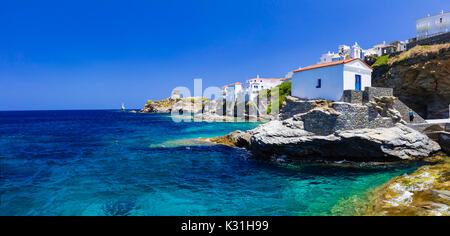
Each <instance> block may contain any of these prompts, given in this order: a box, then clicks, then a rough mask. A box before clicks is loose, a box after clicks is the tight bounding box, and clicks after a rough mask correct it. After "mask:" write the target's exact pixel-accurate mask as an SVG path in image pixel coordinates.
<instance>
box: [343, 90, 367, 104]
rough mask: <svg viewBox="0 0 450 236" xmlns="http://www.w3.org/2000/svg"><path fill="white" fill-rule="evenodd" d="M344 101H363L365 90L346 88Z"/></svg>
mask: <svg viewBox="0 0 450 236" xmlns="http://www.w3.org/2000/svg"><path fill="white" fill-rule="evenodd" d="M342 101H343V102H348V103H362V101H363V91H359V90H345V91H344V94H343V95H342Z"/></svg>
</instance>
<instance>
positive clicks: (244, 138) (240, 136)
mask: <svg viewBox="0 0 450 236" xmlns="http://www.w3.org/2000/svg"><path fill="white" fill-rule="evenodd" d="M250 138H251V135H250V134H249V133H247V132H242V131H240V130H237V131H234V132H232V133H230V134H227V135H225V136H222V137H217V138H210V139H209V141H211V142H214V143H217V144H223V145H227V146H233V147H242V148H249V147H250Z"/></svg>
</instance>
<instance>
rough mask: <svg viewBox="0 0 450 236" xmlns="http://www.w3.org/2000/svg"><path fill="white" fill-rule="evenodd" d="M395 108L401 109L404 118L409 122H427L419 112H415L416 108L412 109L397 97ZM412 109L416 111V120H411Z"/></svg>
mask: <svg viewBox="0 0 450 236" xmlns="http://www.w3.org/2000/svg"><path fill="white" fill-rule="evenodd" d="M394 109H395V110H397V111H399V112H400V114H401V115H402V119H403V120H404V121H406V122H408V123H414V124H419V123H425V122H426V121H425V119H423V118H422V117H421V116H420V115H419V114H417V112H415V111H414V110H412V109H411V108H409V107H408V106H407V105H406V104H404V103H403V102H402V101H400V100H399V99H397V100H396V101H395V102H394ZM410 111H412V112H413V113H414V120H413V121H411V120H410V119H409V112H410Z"/></svg>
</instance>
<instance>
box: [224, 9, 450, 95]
mask: <svg viewBox="0 0 450 236" xmlns="http://www.w3.org/2000/svg"><path fill="white" fill-rule="evenodd" d="M449 28H450V13H444V11H441V13H440V14H438V15H434V16H431V15H428V16H427V17H424V18H419V19H417V20H416V36H415V37H414V38H411V39H408V40H403V41H402V40H396V41H393V42H391V43H389V44H387V43H386V42H383V43H380V44H377V45H374V46H373V47H372V48H368V49H363V48H361V47H360V46H359V44H358V43H357V42H355V43H354V45H353V46H348V45H340V46H339V47H338V48H337V51H336V52H331V51H328V53H325V54H323V55H322V56H321V57H320V61H319V62H318V64H317V65H311V66H307V67H304V68H302V67H300V68H298V69H297V70H294V71H291V72H289V73H287V74H286V76H284V77H283V78H262V77H260V76H259V75H257V76H256V78H251V79H248V80H246V81H245V83H244V84H243V83H241V82H234V83H231V84H229V85H225V86H223V87H222V94H223V96H224V99H226V100H227V101H236V100H238V99H239V97H242V96H244V97H245V100H246V101H252V100H254V99H255V98H256V97H257V95H258V94H259V92H260V91H261V90H267V89H272V88H274V87H276V86H278V85H280V84H282V83H284V82H291V81H292V82H293V84H292V95H293V96H296V97H299V98H306V99H316V98H322V99H330V100H335V101H338V100H340V99H341V98H342V94H343V91H344V90H364V88H366V87H371V76H372V74H371V70H372V68H371V66H369V65H373V64H374V63H376V62H377V59H378V60H383V59H386V58H387V57H389V56H396V55H399V54H400V53H402V52H405V51H407V50H409V49H412V48H413V47H415V46H417V45H430V44H442V43H446V42H450V39H449V38H450V35H449ZM338 65H345V66H344V68H343V69H341V70H340V71H336V73H337V74H335V73H333V72H332V71H331V70H330V69H329V67H332V66H338ZM303 71H305V73H300V74H299V72H303ZM306 71H308V72H306ZM350 71H354V72H355V73H351V72H350ZM341 72H344V73H343V74H344V75H343V76H341V74H342V73H341ZM338 77H342V78H338ZM306 80H308V82H305V81H306ZM300 81H302V82H300ZM328 82H329V83H328ZM329 88H334V89H329ZM311 89H320V90H321V91H316V92H314V91H311Z"/></svg>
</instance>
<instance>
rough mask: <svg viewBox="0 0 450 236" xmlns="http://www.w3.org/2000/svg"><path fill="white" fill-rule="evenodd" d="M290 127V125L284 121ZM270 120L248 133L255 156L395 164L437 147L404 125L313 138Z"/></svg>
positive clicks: (308, 133)
mask: <svg viewBox="0 0 450 236" xmlns="http://www.w3.org/2000/svg"><path fill="white" fill-rule="evenodd" d="M287 124H288V125H289V126H290V127H295V126H291V125H292V122H287ZM288 125H285V124H283V123H282V122H280V121H272V122H270V123H268V124H265V125H261V126H260V127H258V128H256V129H254V130H252V131H251V134H252V137H251V143H250V150H251V151H252V152H253V153H254V154H255V155H256V156H259V157H271V156H274V155H275V156H286V157H289V158H291V159H308V160H314V159H326V160H343V159H345V160H352V161H399V160H413V159H418V158H421V157H428V156H430V155H431V154H432V153H434V152H436V151H438V150H439V149H440V147H439V145H438V144H437V143H435V142H434V141H432V140H430V139H429V138H428V137H427V136H426V135H423V134H421V133H419V132H417V131H415V130H413V129H411V128H409V127H407V126H405V125H402V124H397V125H396V126H394V127H391V128H376V129H355V130H341V131H336V132H335V133H333V134H331V135H326V136H324V135H315V134H313V133H310V132H307V131H305V130H303V129H298V128H290V127H288Z"/></svg>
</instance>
